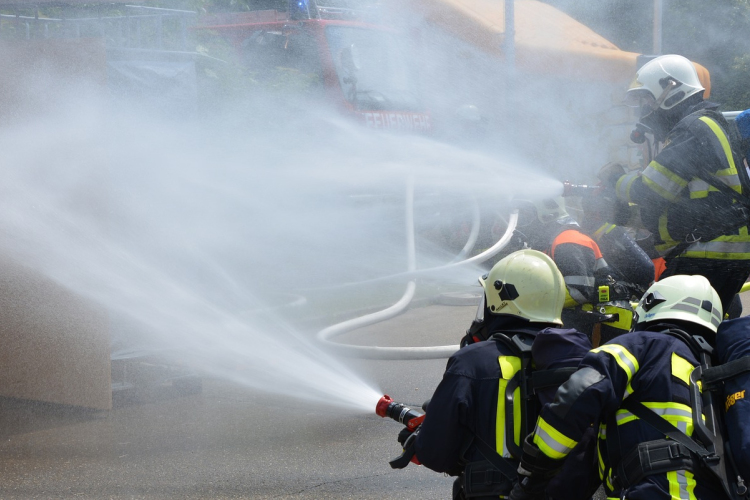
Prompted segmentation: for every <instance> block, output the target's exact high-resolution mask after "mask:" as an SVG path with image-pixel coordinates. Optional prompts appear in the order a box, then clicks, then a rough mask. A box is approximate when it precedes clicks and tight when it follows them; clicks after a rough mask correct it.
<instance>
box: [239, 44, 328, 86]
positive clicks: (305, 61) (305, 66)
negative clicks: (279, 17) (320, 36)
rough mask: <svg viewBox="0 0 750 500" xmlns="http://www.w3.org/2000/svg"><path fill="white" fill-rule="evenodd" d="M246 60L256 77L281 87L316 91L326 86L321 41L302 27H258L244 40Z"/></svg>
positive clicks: (243, 47) (243, 50)
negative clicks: (272, 29) (267, 29)
mask: <svg viewBox="0 0 750 500" xmlns="http://www.w3.org/2000/svg"><path fill="white" fill-rule="evenodd" d="M242 52H243V59H244V63H245V64H246V65H247V67H248V69H249V70H250V71H251V72H252V73H253V75H254V76H255V78H257V79H258V80H259V81H263V82H266V83H269V84H271V85H274V86H275V87H277V88H294V89H296V90H303V91H306V90H309V91H316V90H318V89H319V88H320V87H322V85H323V68H322V65H321V62H320V52H319V44H318V43H317V41H316V39H315V38H314V37H313V36H312V35H311V34H310V33H307V32H305V31H302V30H294V31H292V32H290V33H282V32H281V31H266V30H258V31H255V32H253V33H252V34H251V35H250V36H249V37H248V38H246V39H245V40H244V41H243V43H242Z"/></svg>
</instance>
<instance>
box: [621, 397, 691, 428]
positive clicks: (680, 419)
mask: <svg viewBox="0 0 750 500" xmlns="http://www.w3.org/2000/svg"><path fill="white" fill-rule="evenodd" d="M643 406H645V407H646V408H648V409H649V410H651V411H653V412H654V413H656V414H657V415H659V416H660V417H661V418H663V419H664V420H666V421H667V422H669V423H670V424H672V425H673V426H675V427H676V428H678V429H679V430H680V431H682V432H684V433H685V434H686V435H688V436H692V434H693V411H692V410H691V409H690V407H689V406H687V405H683V404H680V403H665V402H644V403H643ZM701 417H702V418H703V420H705V419H706V417H705V415H701ZM615 420H616V422H617V425H618V426H620V425H625V424H627V423H628V422H632V421H634V420H638V417H637V416H635V415H633V414H632V413H630V412H629V411H627V410H623V409H620V410H617V413H616V414H615Z"/></svg>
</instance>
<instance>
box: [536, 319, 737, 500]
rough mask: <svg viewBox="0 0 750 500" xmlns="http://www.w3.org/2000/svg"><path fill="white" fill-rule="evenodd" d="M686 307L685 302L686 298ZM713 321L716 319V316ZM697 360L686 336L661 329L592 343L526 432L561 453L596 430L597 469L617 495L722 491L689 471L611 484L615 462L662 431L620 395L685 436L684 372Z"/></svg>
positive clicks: (689, 423)
mask: <svg viewBox="0 0 750 500" xmlns="http://www.w3.org/2000/svg"><path fill="white" fill-rule="evenodd" d="M685 306H686V307H687V306H689V304H685ZM715 319H716V321H717V322H718V321H719V320H720V318H718V315H717V317H716V318H715ZM698 365H699V362H698V360H697V359H696V357H695V356H694V355H693V353H692V351H691V350H690V348H689V346H688V345H687V343H685V342H684V341H683V340H680V339H679V338H676V337H674V336H672V335H669V334H668V333H663V332H661V331H658V332H657V331H640V332H632V333H628V334H625V335H622V336H620V337H618V338H617V339H616V340H614V341H611V342H609V343H607V344H604V345H603V346H601V347H598V348H596V349H593V350H592V351H591V352H589V353H588V354H587V355H586V356H585V357H584V358H583V360H582V362H581V364H580V365H579V368H578V371H577V372H576V373H575V374H573V375H572V376H571V378H570V379H569V380H568V382H566V383H565V384H563V385H562V386H561V387H560V389H559V390H558V392H557V394H556V396H555V401H554V402H553V403H552V404H550V405H547V406H545V407H544V408H542V410H541V414H540V417H539V419H538V421H537V425H536V429H535V430H534V434H533V436H532V441H533V443H534V444H535V445H536V446H537V447H538V448H539V450H540V452H541V453H543V454H544V456H546V457H548V458H550V459H557V460H559V459H561V458H564V457H566V456H567V455H568V453H570V451H571V450H572V449H573V448H574V447H575V446H576V444H577V443H578V441H579V440H580V439H581V436H583V435H584V433H585V432H586V431H587V429H590V428H591V427H595V428H598V429H599V456H598V461H599V472H600V476H601V478H602V480H603V481H604V484H605V486H606V488H607V489H608V492H609V493H610V494H609V495H608V496H610V497H611V496H614V497H616V498H621V495H623V494H624V496H622V498H628V499H633V500H638V499H648V500H657V499H709V500H710V499H714V498H717V499H718V498H723V492H722V490H721V487H720V486H715V485H714V484H713V483H712V482H711V481H710V480H709V479H706V478H704V476H699V475H696V474H694V473H693V472H690V471H688V470H677V471H671V472H665V473H661V474H655V475H649V476H645V478H643V479H642V480H640V481H639V482H638V483H637V484H634V485H630V486H629V487H628V488H626V490H627V491H622V489H623V488H621V487H619V486H617V485H618V482H617V480H616V479H614V478H615V477H616V474H613V473H612V471H613V470H615V471H616V470H617V466H618V465H619V464H620V463H621V461H622V458H623V457H626V456H628V453H630V452H631V451H633V450H634V449H635V448H636V447H637V446H638V444H639V443H644V442H647V441H654V440H659V439H663V438H664V435H663V434H661V433H660V432H659V431H658V430H656V429H654V428H653V427H651V426H650V425H648V424H646V423H644V422H642V421H641V420H640V419H639V418H637V417H636V416H635V415H633V414H632V413H630V412H628V411H627V410H624V409H621V408H620V406H621V404H622V402H623V400H624V399H625V398H634V399H635V401H638V402H640V403H642V404H643V405H644V406H646V407H647V408H649V409H650V410H652V411H654V412H655V413H656V414H658V415H660V416H661V417H662V418H664V419H665V420H667V421H668V422H669V423H671V424H672V425H674V426H675V427H677V428H678V429H680V430H681V431H682V432H684V433H685V434H687V435H688V436H690V435H692V433H693V420H692V411H691V408H690V395H689V392H688V383H689V374H690V372H691V371H692V370H693V368H694V367H695V366H698Z"/></svg>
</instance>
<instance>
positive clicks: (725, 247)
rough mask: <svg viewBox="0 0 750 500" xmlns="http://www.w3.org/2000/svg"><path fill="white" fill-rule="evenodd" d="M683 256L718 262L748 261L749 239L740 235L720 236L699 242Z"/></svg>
mask: <svg viewBox="0 0 750 500" xmlns="http://www.w3.org/2000/svg"><path fill="white" fill-rule="evenodd" d="M684 256H685V257H694V258H706V259H719V260H745V259H750V238H748V236H746V235H743V234H740V235H728V236H720V237H718V238H716V239H714V240H711V241H708V242H706V243H703V242H700V241H699V242H696V243H693V244H692V245H690V246H689V247H688V249H687V251H686V252H685V253H684Z"/></svg>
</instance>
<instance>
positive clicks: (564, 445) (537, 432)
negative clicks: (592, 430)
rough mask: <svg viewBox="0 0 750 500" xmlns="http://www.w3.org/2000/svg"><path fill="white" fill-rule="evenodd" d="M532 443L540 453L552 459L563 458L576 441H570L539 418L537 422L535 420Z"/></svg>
mask: <svg viewBox="0 0 750 500" xmlns="http://www.w3.org/2000/svg"><path fill="white" fill-rule="evenodd" d="M533 441H534V444H535V445H537V446H538V447H539V449H540V450H541V451H542V453H544V454H545V455H547V456H548V457H550V458H554V459H560V458H565V456H566V455H567V454H568V453H570V450H572V449H573V448H575V447H576V445H577V444H578V441H575V440H573V439H570V438H569V437H568V436H566V435H565V434H563V433H562V432H560V431H558V430H557V429H555V428H554V427H552V426H551V425H550V424H548V423H547V422H545V421H544V419H543V418H542V417H539V420H537V423H536V429H534V440H533Z"/></svg>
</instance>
